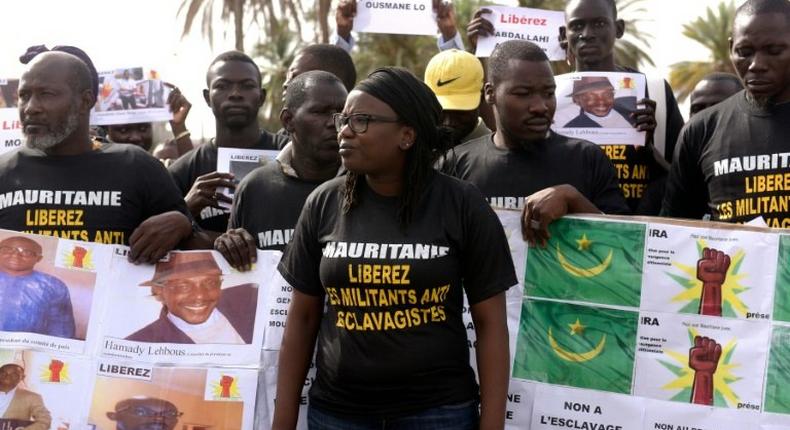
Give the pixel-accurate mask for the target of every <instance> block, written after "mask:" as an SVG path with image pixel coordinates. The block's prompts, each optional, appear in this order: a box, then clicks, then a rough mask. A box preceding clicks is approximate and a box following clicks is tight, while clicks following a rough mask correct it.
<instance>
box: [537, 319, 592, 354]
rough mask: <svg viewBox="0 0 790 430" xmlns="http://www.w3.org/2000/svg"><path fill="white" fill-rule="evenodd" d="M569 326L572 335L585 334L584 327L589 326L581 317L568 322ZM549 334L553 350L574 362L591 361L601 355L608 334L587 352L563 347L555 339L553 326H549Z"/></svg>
mask: <svg viewBox="0 0 790 430" xmlns="http://www.w3.org/2000/svg"><path fill="white" fill-rule="evenodd" d="M568 327H570V334H571V336H576V335H579V336H581V335H583V334H584V329H586V328H587V326H585V325H584V324H582V322H581V320H579V318H576V322H574V323H573V324H568ZM548 335H549V345H550V346H551V349H552V351H554V353H555V354H557V356H558V357H560V358H561V359H563V360H565V361H570V362H572V363H584V362H585V361H590V360H592V359H593V358H595V357H597V356H599V355H600V354H601V352H603V349H604V347H605V346H606V335H603V336H602V337H601V340H600V341H598V344H597V345H596V346H595V348H593V349H591V350H589V351H587V352H571V351H568V350H567V349H565V348H563V347H561V346H560V344H559V343H557V340H556V339H554V335H553V334H552V332H551V327H549V333H548Z"/></svg>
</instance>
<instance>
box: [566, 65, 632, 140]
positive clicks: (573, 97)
mask: <svg viewBox="0 0 790 430" xmlns="http://www.w3.org/2000/svg"><path fill="white" fill-rule="evenodd" d="M554 80H555V82H556V83H557V91H556V94H557V110H556V112H555V114H554V125H553V126H552V129H553V130H554V131H556V132H557V133H559V134H562V135H565V136H568V137H575V138H577V139H585V140H589V141H590V142H593V143H597V144H599V145H635V146H643V145H644V144H645V132H644V131H638V130H637V129H636V118H635V116H633V115H632V114H633V113H634V111H636V110H637V108H638V107H637V102H639V101H640V100H642V99H643V98H645V85H646V84H645V76H644V75H642V74H640V73H607V72H580V73H567V74H564V75H559V76H555V78H554Z"/></svg>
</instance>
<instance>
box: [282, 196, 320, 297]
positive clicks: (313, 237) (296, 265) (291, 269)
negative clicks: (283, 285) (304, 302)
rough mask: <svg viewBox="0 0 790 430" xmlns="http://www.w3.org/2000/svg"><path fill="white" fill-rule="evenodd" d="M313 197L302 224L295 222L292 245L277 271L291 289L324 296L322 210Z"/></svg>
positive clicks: (307, 206)
mask: <svg viewBox="0 0 790 430" xmlns="http://www.w3.org/2000/svg"><path fill="white" fill-rule="evenodd" d="M313 197H315V196H314V195H313V196H311V197H310V198H308V199H307V202H305V205H304V207H303V208H302V213H301V214H300V215H299V221H297V222H296V228H295V229H294V235H293V237H292V238H291V242H290V243H288V245H287V246H286V247H285V252H284V253H283V256H282V259H281V260H280V264H279V265H278V266H277V269H278V270H279V271H280V274H281V275H283V278H284V279H285V280H286V281H287V282H288V284H290V285H291V286H292V287H294V288H296V289H297V290H299V292H302V293H304V294H308V295H311V296H321V295H323V294H324V288H323V286H322V285H321V278H320V276H319V265H320V264H321V244H320V243H319V242H318V233H317V231H318V226H317V224H318V218H319V216H320V210H319V208H318V207H317V206H316V203H315V202H316V199H315V198H313Z"/></svg>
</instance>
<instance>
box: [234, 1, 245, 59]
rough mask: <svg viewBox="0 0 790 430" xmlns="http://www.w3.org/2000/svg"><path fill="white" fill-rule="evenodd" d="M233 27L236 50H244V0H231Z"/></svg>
mask: <svg viewBox="0 0 790 430" xmlns="http://www.w3.org/2000/svg"><path fill="white" fill-rule="evenodd" d="M233 27H234V31H235V39H236V50H237V51H242V52H244V0H234V1H233Z"/></svg>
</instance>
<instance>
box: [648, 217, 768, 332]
mask: <svg viewBox="0 0 790 430" xmlns="http://www.w3.org/2000/svg"><path fill="white" fill-rule="evenodd" d="M647 231H648V235H647V239H646V246H645V265H644V276H643V285H642V305H641V308H642V309H645V310H654V311H663V312H681V313H691V314H704V315H714V316H715V315H720V316H724V317H730V318H746V319H763V320H767V319H769V318H770V317H771V312H772V301H771V299H772V298H773V294H774V284H775V280H776V263H775V262H776V261H777V250H778V246H779V245H778V239H779V238H778V236H776V235H768V234H765V233H757V232H752V231H744V230H724V229H709V230H707V229H701V228H699V227H696V228H693V227H681V226H674V225H668V224H658V223H655V224H649V225H648V229H647ZM705 279H709V280H714V281H716V282H704V281H703V280H705Z"/></svg>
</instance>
